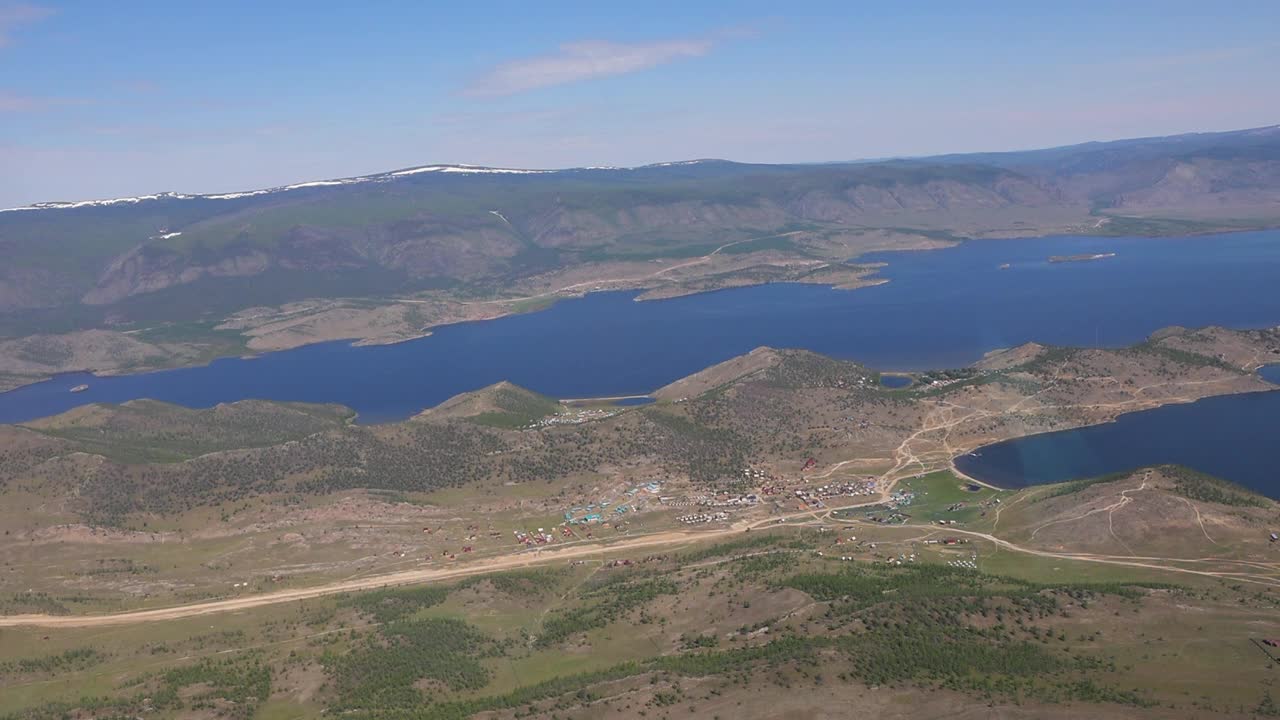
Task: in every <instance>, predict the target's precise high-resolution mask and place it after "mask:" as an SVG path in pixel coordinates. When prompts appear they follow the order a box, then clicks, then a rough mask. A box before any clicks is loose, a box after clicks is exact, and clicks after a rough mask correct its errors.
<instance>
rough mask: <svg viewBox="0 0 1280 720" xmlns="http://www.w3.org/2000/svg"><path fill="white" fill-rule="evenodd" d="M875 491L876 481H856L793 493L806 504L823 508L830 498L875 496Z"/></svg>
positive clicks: (797, 490)
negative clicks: (825, 501)
mask: <svg viewBox="0 0 1280 720" xmlns="http://www.w3.org/2000/svg"><path fill="white" fill-rule="evenodd" d="M875 491H876V483H875V480H854V481H850V482H844V483H831V484H829V485H819V486H818V487H804V488H796V489H795V490H793V491H792V492H793V494H794V495H795V496H796V498H797V499H799V500H801V501H803V502H805V503H806V504H809V505H817V506H819V507H821V506H822V501H823V500H826V499H828V498H833V497H856V496H859V495H874V494H875Z"/></svg>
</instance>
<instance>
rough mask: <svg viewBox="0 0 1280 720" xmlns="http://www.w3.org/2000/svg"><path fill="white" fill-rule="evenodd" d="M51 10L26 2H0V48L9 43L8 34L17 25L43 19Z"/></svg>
mask: <svg viewBox="0 0 1280 720" xmlns="http://www.w3.org/2000/svg"><path fill="white" fill-rule="evenodd" d="M52 14H53V10H51V9H49V8H47V7H40V6H39V5H30V4H27V3H0V48H2V47H5V46H6V45H8V44H9V36H10V34H12V33H13V31H14V30H15V29H17V28H18V27H19V26H22V25H26V24H28V23H33V22H36V21H38V20H43V19H45V18H47V17H49V16H50V15H52Z"/></svg>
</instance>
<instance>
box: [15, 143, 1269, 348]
mask: <svg viewBox="0 0 1280 720" xmlns="http://www.w3.org/2000/svg"><path fill="white" fill-rule="evenodd" d="M1277 224H1280V126H1273V127H1267V128H1258V129H1253V130H1242V131H1236V132H1226V133H1202V134H1193V135H1178V136H1173V137H1162V138H1144V139H1138V140H1122V141H1116V142H1105V143H1086V144H1083V145H1073V146H1069V147H1062V148H1052V149H1046V150H1033V151H1025V152H1009V153H980V154H968V155H946V156H938V157H930V158H912V159H901V160H888V161H867V162H850V163H834V164H811V165H759V164H743V163H734V162H728V161H723V160H694V161H688V162H676V163H661V164H657V165H648V166H643V167H637V168H575V169H567V170H534V169H512V168H490V167H474V166H466V165H427V166H421V167H411V168H405V169H402V170H396V171H392V172H386V173H380V174H376V175H368V176H362V177H353V178H342V179H334V180H317V181H312V182H303V183H297V184H293V185H286V186H282V187H276V188H268V189H262V190H250V191H245V192H236V193H221V194H208V195H189V194H182V193H156V194H153V195H145V196H140V197H132V198H118V199H113V200H93V201H78V202H50V203H41V204H38V205H33V206H29V207H26V208H15V209H11V210H8V211H0V256H3V257H4V258H5V260H6V262H5V263H4V264H3V267H0V333H3V334H7V335H21V334H29V333H31V332H35V331H37V330H45V331H60V330H70V329H83V328H87V327H97V326H102V325H104V324H106V325H110V324H118V323H121V322H126V323H127V322H131V321H141V320H148V321H149V320H151V319H158V320H175V321H176V320H181V321H186V320H194V319H201V318H207V317H211V314H212V315H217V314H219V313H221V314H225V313H228V312H233V311H235V310H238V309H241V308H243V307H249V306H253V305H272V304H280V303H284V302H288V301H291V300H297V299H303V298H316V297H337V296H341V297H365V296H379V297H386V296H391V295H395V294H399V293H407V292H413V291H420V290H424V289H430V288H455V289H458V290H459V291H468V292H479V291H480V290H482V289H485V288H487V289H490V290H492V289H495V288H501V287H503V286H504V285H505V284H507V283H510V282H511V281H513V280H514V279H517V278H520V277H524V276H528V275H530V274H534V273H540V272H545V271H548V270H552V269H557V268H563V267H567V266H573V265H579V264H588V263H600V262H608V261H611V260H622V259H646V258H662V257H681V256H686V257H687V256H691V255H696V254H699V249H700V248H703V247H706V246H708V244H715V243H724V242H728V241H732V240H734V239H738V238H745V237H752V236H758V235H759V234H761V233H767V232H783V231H788V230H796V229H800V230H812V231H823V232H835V231H850V232H853V231H863V230H866V229H869V228H893V229H900V230H909V231H919V232H922V233H935V234H944V235H948V236H953V237H974V236H986V235H1004V236H1008V235H1019V234H1021V235H1032V234H1043V233H1057V232H1081V231H1094V232H1111V233H1129V232H1136V233H1151V234H1168V233H1186V232H1203V231H1209V230H1218V229H1232V228H1251V227H1269V226H1274V225H1277Z"/></svg>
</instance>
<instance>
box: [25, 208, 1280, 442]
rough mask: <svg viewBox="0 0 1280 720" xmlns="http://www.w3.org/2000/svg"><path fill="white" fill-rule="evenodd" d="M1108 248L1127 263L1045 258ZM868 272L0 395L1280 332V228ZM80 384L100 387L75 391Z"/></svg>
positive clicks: (621, 377)
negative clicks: (862, 280) (871, 283)
mask: <svg viewBox="0 0 1280 720" xmlns="http://www.w3.org/2000/svg"><path fill="white" fill-rule="evenodd" d="M1104 252H1114V253H1117V255H1116V257H1114V258H1109V259H1105V260H1099V261H1094V262H1077V263H1057V264H1054V263H1049V262H1048V261H1047V259H1048V257H1049V256H1051V255H1069V254H1077V253H1104ZM861 260H862V261H883V262H887V263H889V264H888V266H887V267H885V268H884V269H883V270H882V271H881V274H882V275H883V276H884V277H885V278H887V279H889V281H890V282H888V283H886V284H884V285H880V286H877V287H871V288H863V289H860V290H854V291H844V290H833V289H830V288H827V287H821V286H816V285H797V284H776V285H765V286H759V287H752V288H740V289H733V290H724V291H719V292H713V293H705V294H701V295H694V296H689V297H683V298H674V299H670V300H661V301H653V302H633V300H632V298H633V297H634V296H635V293H631V292H608V293H597V294H592V295H589V296H587V297H585V298H580V299H574V300H567V301H564V302H561V303H559V304H557V305H555V306H554V307H552V308H550V309H548V310H544V311H542V312H537V313H531V314H527V315H520V316H512V317H506V318H501V319H498V320H492V321H487V322H479V323H463V324H458V325H451V326H447V327H442V328H437V329H436V331H435V333H434V334H433V335H432V336H430V337H427V338H422V339H420V340H414V341H410V342H405V343H401V344H398V345H390V346H380V347H351V346H350V345H349V344H348V343H345V342H331V343H323V344H318V345H312V346H308V347H303V348H298V349H295V350H289V351H284V352H278V353H270V354H267V355H263V356H262V357H259V358H255V359H249V360H246V359H238V358H229V359H224V360H218V361H216V362H214V363H212V364H210V365H208V366H204V367H198V368H186V369H181V370H170V371H162V372H153V373H146V374H140V375H129V376H120V377H104V378H98V377H93V376H90V375H87V374H69V375H64V376H60V377H58V378H55V379H53V380H51V381H48V382H44V383H39V384H35V385H30V386H27V387H24V388H19V389H17V390H14V391H11V392H8V393H3V394H0V422H8V423H11V422H22V421H26V420H30V419H33V418H37V417H42V416H46V415H50V414H54V413H58V412H62V411H65V410H68V409H70V408H72V407H75V406H78V405H83V404H86V403H91V402H112V403H118V402H123V401H126V400H130V399H135V398H143V397H147V398H155V399H159V400H165V401H169V402H174V403H179V404H182V405H187V406H190V407H209V406H212V405H215V404H218V403H222V402H230V401H235V400H241V399H245V398H265V399H273V400H293V401H305V402H330V403H341V404H343V405H348V406H350V407H352V408H354V409H355V410H356V411H358V412H359V414H360V421H361V422H382V421H389V420H396V419H400V418H404V417H407V416H409V415H412V414H413V413H415V412H417V411H419V410H421V409H423V408H425V407H429V406H432V405H435V404H437V403H439V402H441V401H443V400H445V399H446V398H448V397H450V396H452V395H455V394H457V393H460V392H464V391H467V390H474V389H476V388H480V387H483V386H485V385H489V384H491V383H494V382H497V381H499V380H510V381H512V382H515V383H517V384H520V385H523V386H525V387H528V388H531V389H533V390H537V391H539V392H543V393H546V394H548V395H552V396H556V397H574V398H582V397H599V396H617V395H634V394H643V393H648V392H650V391H652V390H654V389H656V388H658V387H661V386H662V385H664V384H666V383H669V382H671V381H673V380H676V379H678V378H681V377H683V376H685V375H688V374H690V373H692V372H695V371H697V370H700V369H702V368H704V367H707V366H708V365H712V364H714V363H717V362H720V361H722V360H726V359H728V358H731V357H734V356H736V355H740V354H742V353H745V352H747V351H749V350H751V349H753V348H755V347H758V346H761V345H770V346H774V347H791V348H808V349H811V350H815V351H817V352H821V353H825V354H828V355H833V356H836V357H842V358H849V359H854V360H858V361H860V362H863V363H866V364H867V365H870V366H872V367H875V368H877V369H883V370H891V369H892V370H916V369H928V368H942V367H955V366H960V365H965V364H968V363H971V362H973V361H975V360H977V359H978V358H980V357H981V356H982V355H983V353H985V352H987V351H989V350H992V349H995V348H1001V347H1008V346H1012V345H1017V344H1020V343H1023V342H1027V341H1030V340H1035V341H1039V342H1044V343H1056V344H1073V345H1104V346H1117V345H1126V344H1130V343H1133V342H1136V341H1138V340H1141V339H1142V338H1144V337H1145V336H1146V335H1148V334H1149V333H1151V332H1152V331H1154V330H1156V329H1159V328H1161V327H1165V326H1168V325H1187V326H1201V325H1209V324H1219V325H1226V326H1230V327H1262V326H1270V325H1275V324H1278V323H1280V290H1278V289H1277V285H1278V284H1280V283H1278V282H1277V279H1278V278H1280V232H1278V231H1267V232H1254V233H1235V234H1228V235H1219V236H1206V237H1196V238H1177V239H1146V238H1093V237H1057V238H1039V239H1024V240H983V241H973V242H967V243H963V244H961V245H959V246H956V247H953V248H948V249H945V250H933V251H920V252H896V253H879V254H874V255H870V256H866V257H864V258H862V259H861ZM1005 263H1008V264H1009V266H1010V267H1009V268H1008V269H1000V265H1002V264H1005ZM81 383H87V384H88V385H89V389H88V390H87V391H85V392H82V393H70V392H68V390H69V389H70V388H72V387H74V386H76V385H79V384H81Z"/></svg>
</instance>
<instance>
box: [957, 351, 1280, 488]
mask: <svg viewBox="0 0 1280 720" xmlns="http://www.w3.org/2000/svg"><path fill="white" fill-rule="evenodd" d="M1262 375H1263V377H1265V378H1267V379H1268V380H1270V381H1271V382H1273V383H1276V384H1277V385H1280V365H1272V366H1270V367H1267V368H1264V369H1263V370H1262ZM1278 439H1280V390H1273V391H1271V392H1261V393H1245V394H1242V395H1227V396H1223V397H1213V398H1205V399H1204V400H1199V401H1197V402H1194V403H1189V404H1185V405H1166V406H1164V407H1159V408H1155V409H1153V410H1143V411H1141V412H1135V413H1130V414H1128V415H1121V416H1120V417H1119V418H1117V419H1116V421H1115V422H1111V423H1106V424H1105V425H1094V426H1091V427H1085V428H1080V429H1078V430H1064V431H1062V432H1053V433H1044V434H1042V435H1031V436H1028V437H1024V438H1018V439H1016V440H1009V441H1006V442H1002V443H997V444H995V445H989V446H987V447H984V448H981V449H980V450H978V454H977V455H972V454H971V455H962V456H960V457H958V458H956V467H957V468H958V469H959V470H960V471H961V472H963V473H965V474H966V475H969V476H971V477H974V478H977V479H979V480H982V481H983V482H988V483H991V484H993V485H998V486H1000V487H1008V488H1014V487H1025V486H1027V485H1040V484H1044V483H1054V482H1063V481H1066V480H1072V479H1075V478H1086V477H1097V476H1099V475H1106V474H1108V473H1115V472H1124V471H1127V470H1133V469H1135V468H1139V467H1144V466H1148V465H1163V464H1166V463H1173V464H1178V465H1186V466H1187V467H1190V468H1194V469H1196V470H1199V471H1201V472H1205V473H1209V474H1210V475H1215V476H1218V477H1222V478H1227V479H1229V480H1232V481H1234V482H1236V483H1239V484H1241V485H1244V486H1245V487H1248V488H1252V489H1253V490H1256V491H1258V492H1260V493H1263V494H1265V495H1268V496H1270V497H1273V498H1278V499H1280V442H1277V440H1278Z"/></svg>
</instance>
